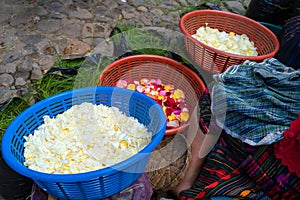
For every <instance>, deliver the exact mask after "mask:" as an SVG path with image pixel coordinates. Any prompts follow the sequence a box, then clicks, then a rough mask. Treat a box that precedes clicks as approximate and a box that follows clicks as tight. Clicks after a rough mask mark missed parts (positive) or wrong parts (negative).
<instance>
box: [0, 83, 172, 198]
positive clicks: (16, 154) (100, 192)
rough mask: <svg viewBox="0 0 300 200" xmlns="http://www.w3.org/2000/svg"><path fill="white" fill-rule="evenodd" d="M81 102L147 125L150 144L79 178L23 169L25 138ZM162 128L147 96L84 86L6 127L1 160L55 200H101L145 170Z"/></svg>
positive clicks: (159, 112) (39, 105)
mask: <svg viewBox="0 0 300 200" xmlns="http://www.w3.org/2000/svg"><path fill="white" fill-rule="evenodd" d="M83 102H91V103H94V104H104V105H108V106H115V107H118V108H119V109H120V110H121V111H123V112H124V113H126V114H127V115H130V116H133V117H135V118H137V119H138V121H139V122H140V123H142V124H144V125H146V126H147V128H148V130H149V131H150V132H151V133H152V140H151V142H150V143H149V144H148V145H147V146H146V147H145V148H144V149H142V150H141V151H140V152H139V153H137V154H135V155H133V156H132V157H130V158H128V159H127V160H125V161H122V162H120V163H118V164H116V165H113V166H111V167H107V168H103V169H100V170H96V171H92V172H87V173H79V174H46V173H41V172H37V171H34V170H31V169H29V168H27V167H25V166H24V165H23V162H24V156H23V153H24V142H25V140H24V136H25V135H29V134H31V133H33V131H34V130H35V129H37V128H38V127H39V126H40V125H41V124H42V123H43V117H44V116H45V115H50V116H51V117H53V116H56V115H57V114H59V113H62V112H64V111H65V110H67V109H69V108H70V107H72V105H75V104H80V103H83ZM165 130H166V119H165V114H164V112H163V111H162V109H161V107H160V106H159V105H158V104H157V103H156V102H155V101H154V100H152V99H151V98H149V97H147V96H146V95H143V94H141V93H139V92H134V91H132V90H127V89H122V88H115V87H104V86H102V87H89V88H82V89H76V90H72V91H68V92H64V93H61V94H58V95H55V96H52V97H49V98H47V99H45V100H42V101H40V102H38V103H36V104H34V105H33V106H31V107H29V108H28V109H27V110H25V111H24V112H23V113H21V114H20V115H19V116H18V117H17V118H16V119H15V120H14V121H13V122H12V123H11V124H10V125H9V127H8V128H7V130H6V132H5V134H4V136H3V139H2V153H3V158H4V159H5V161H6V162H7V164H8V165H9V166H10V167H11V168H12V169H14V170H15V171H16V172H18V173H20V174H22V175H24V176H27V177H30V178H32V179H33V180H34V181H35V182H36V183H37V184H38V186H39V187H40V188H42V189H44V190H45V191H46V192H47V193H48V194H51V195H52V196H54V197H56V198H59V199H102V198H106V197H109V196H111V195H113V194H115V193H118V192H120V191H122V190H123V189H125V188H127V187H128V186H130V185H131V184H132V183H133V182H134V181H136V180H137V179H138V178H139V177H140V175H141V174H142V173H143V172H144V169H145V167H146V165H147V162H148V159H149V157H150V154H151V152H152V151H153V149H154V148H155V147H156V146H157V145H158V144H159V142H160V141H161V140H162V138H163V136H164V133H165Z"/></svg>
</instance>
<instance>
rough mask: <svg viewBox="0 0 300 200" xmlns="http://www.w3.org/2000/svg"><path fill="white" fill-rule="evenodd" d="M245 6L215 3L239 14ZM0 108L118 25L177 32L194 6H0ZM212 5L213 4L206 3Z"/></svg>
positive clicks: (48, 1) (35, 1) (132, 0)
mask: <svg viewBox="0 0 300 200" xmlns="http://www.w3.org/2000/svg"><path fill="white" fill-rule="evenodd" d="M249 2H250V0H237V1H221V0H220V1H219V2H218V5H219V6H220V7H221V8H222V10H228V11H231V12H236V13H240V14H244V13H245V12H246V9H247V5H248V4H249ZM0 3H1V6H0V104H1V103H3V102H5V101H6V100H7V99H9V98H11V97H13V96H22V95H24V94H26V93H27V91H28V85H30V83H32V81H34V80H38V79H41V78H42V77H43V75H44V74H45V72H46V71H47V70H48V69H49V68H51V67H52V66H53V64H54V62H55V60H56V59H58V57H59V58H74V57H82V56H86V55H88V53H89V52H91V51H92V50H93V47H95V46H97V44H99V43H100V42H101V41H103V40H104V39H105V38H107V37H108V36H109V33H110V31H111V30H112V29H113V28H114V27H115V26H116V24H117V23H123V24H124V23H125V24H126V23H130V24H136V25H139V26H159V27H166V28H168V29H174V30H178V22H179V19H180V17H179V16H180V13H182V12H183V11H184V10H187V9H188V8H191V7H193V6H195V5H200V4H202V3H204V1H196V0H157V1H150V0H127V1H126V0H0ZM209 4H212V1H211V2H209Z"/></svg>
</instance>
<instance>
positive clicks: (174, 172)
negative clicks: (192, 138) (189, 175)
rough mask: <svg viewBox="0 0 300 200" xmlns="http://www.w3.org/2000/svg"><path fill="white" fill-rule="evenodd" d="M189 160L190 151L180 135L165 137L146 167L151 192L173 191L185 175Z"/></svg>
mask: <svg viewBox="0 0 300 200" xmlns="http://www.w3.org/2000/svg"><path fill="white" fill-rule="evenodd" d="M190 159H191V151H190V148H189V146H188V143H187V139H186V138H185V136H184V135H183V134H182V133H178V134H176V135H165V136H164V138H163V140H162V141H161V142H160V144H159V145H158V146H157V147H156V149H155V150H154V151H153V152H152V154H151V158H150V160H149V162H148V165H147V167H146V169H147V172H148V175H149V178H150V182H151V185H152V188H153V190H154V191H159V192H165V191H169V190H172V189H174V188H175V186H177V185H178V184H179V183H180V182H181V180H182V179H183V177H184V175H185V174H186V171H187V169H188V168H189V163H190Z"/></svg>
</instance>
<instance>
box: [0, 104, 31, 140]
mask: <svg viewBox="0 0 300 200" xmlns="http://www.w3.org/2000/svg"><path fill="white" fill-rule="evenodd" d="M27 107H28V103H27V102H26V100H24V99H22V98H12V99H10V100H9V102H8V103H7V104H6V105H5V106H4V107H3V108H2V111H1V114H0V142H1V138H2V136H3V134H4V132H5V130H6V128H7V127H8V125H9V124H10V123H11V122H12V121H13V120H14V119H15V118H16V117H17V116H18V115H19V114H20V113H21V112H22V111H23V110H25V109H26V108H27Z"/></svg>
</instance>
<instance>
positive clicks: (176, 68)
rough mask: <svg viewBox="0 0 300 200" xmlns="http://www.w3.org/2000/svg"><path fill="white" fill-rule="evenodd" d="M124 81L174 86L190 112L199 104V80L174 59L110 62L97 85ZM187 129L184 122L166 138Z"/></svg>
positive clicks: (145, 57) (136, 57) (150, 57)
mask: <svg viewBox="0 0 300 200" xmlns="http://www.w3.org/2000/svg"><path fill="white" fill-rule="evenodd" d="M126 78H130V79H131V80H140V79H142V78H148V79H160V80H161V81H162V83H164V84H172V85H174V87H175V88H177V89H181V90H182V91H184V93H185V102H186V103H187V105H188V106H189V108H190V112H192V111H193V109H195V108H196V106H197V105H198V101H199V97H200V95H201V94H202V92H203V90H204V88H205V85H204V83H203V81H202V80H201V78H200V77H199V76H198V75H197V74H196V73H194V72H193V71H192V70H191V69H189V68H188V67H186V66H184V65H182V64H181V63H179V62H177V61H175V60H173V59H170V58H166V57H163V56H157V55H134V56H128V57H125V58H122V59H120V60H117V61H115V62H113V63H112V64H110V65H109V66H107V67H106V68H105V69H104V70H103V72H102V74H101V75H100V82H99V85H101V86H115V85H116V83H117V81H118V80H120V79H126ZM187 126H188V123H183V124H181V125H180V126H179V127H178V128H172V129H167V130H166V132H165V135H172V134H176V133H178V132H182V131H183V130H184V129H185V128H187Z"/></svg>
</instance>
